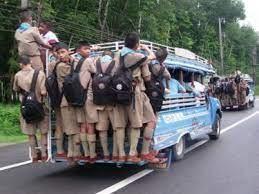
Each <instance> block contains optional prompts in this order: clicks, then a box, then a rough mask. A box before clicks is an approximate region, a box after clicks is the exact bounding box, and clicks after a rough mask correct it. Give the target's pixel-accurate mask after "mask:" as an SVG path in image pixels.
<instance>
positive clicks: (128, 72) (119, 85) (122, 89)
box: [112, 56, 147, 105]
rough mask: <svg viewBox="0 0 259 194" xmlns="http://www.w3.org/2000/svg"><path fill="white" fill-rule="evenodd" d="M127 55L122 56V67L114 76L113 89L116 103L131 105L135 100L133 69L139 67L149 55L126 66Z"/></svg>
mask: <svg viewBox="0 0 259 194" xmlns="http://www.w3.org/2000/svg"><path fill="white" fill-rule="evenodd" d="M124 58H125V56H120V68H119V69H118V71H117V72H116V73H115V75H114V76H113V80H112V90H113V92H114V95H115V98H114V100H115V103H117V104H121V105H130V104H131V102H133V100H134V89H135V86H134V84H133V77H132V71H133V70H134V69H136V68H137V67H139V66H140V65H141V64H142V63H143V62H144V61H145V60H146V59H147V57H144V58H142V59H140V60H139V61H138V62H137V63H135V64H134V65H131V67H126V66H125V63H124Z"/></svg>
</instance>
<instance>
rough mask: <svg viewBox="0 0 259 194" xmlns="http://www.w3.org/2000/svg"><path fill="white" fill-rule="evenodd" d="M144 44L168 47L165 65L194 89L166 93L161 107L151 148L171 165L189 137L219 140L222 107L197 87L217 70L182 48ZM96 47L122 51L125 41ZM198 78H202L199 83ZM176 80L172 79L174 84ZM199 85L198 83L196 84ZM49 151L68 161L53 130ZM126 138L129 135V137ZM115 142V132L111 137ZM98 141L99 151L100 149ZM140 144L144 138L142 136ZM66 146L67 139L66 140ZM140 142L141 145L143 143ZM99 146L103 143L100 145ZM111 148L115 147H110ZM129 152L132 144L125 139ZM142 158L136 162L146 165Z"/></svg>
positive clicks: (97, 52) (151, 45)
mask: <svg viewBox="0 0 259 194" xmlns="http://www.w3.org/2000/svg"><path fill="white" fill-rule="evenodd" d="M141 44H145V45H147V46H148V47H149V48H150V49H151V50H153V51H156V50H157V49H159V48H166V49H167V50H168V53H169V55H168V57H167V59H166V61H165V65H166V67H167V68H168V70H169V72H170V73H171V75H172V78H174V79H177V80H178V81H179V83H181V84H183V85H188V84H189V86H190V85H191V86H192V87H193V90H192V91H190V90H187V93H174V91H172V89H171V92H170V94H167V95H166V96H165V100H164V102H163V106H162V110H161V111H160V112H159V113H158V120H157V126H156V129H155V132H154V135H153V143H152V149H153V150H154V152H156V153H158V157H162V158H163V159H165V160H164V161H166V162H165V163H164V164H163V165H162V166H163V167H170V164H171V161H172V160H173V159H174V160H180V159H182V158H183V157H184V153H185V148H186V147H187V145H188V144H189V143H188V142H189V141H192V140H195V139H200V138H210V139H212V140H216V139H218V138H219V136H220V129H221V117H222V113H221V107H220V103H219V101H218V100H217V99H216V98H213V97H210V96H207V95H206V91H205V90H204V89H203V91H197V89H198V88H199V87H198V86H200V85H202V83H203V80H204V78H205V77H206V76H208V75H212V74H214V73H215V71H214V69H213V67H212V66H211V65H210V64H209V63H208V61H207V60H206V59H204V58H202V57H199V56H197V55H195V54H194V53H192V52H190V51H188V50H185V49H180V48H172V47H168V46H165V45H161V44H156V43H153V42H149V41H141ZM93 47H94V48H95V51H94V52H93V53H92V54H93V55H95V56H99V55H100V54H101V52H102V51H104V50H112V51H114V52H116V51H119V50H120V49H121V48H122V47H123V42H109V43H102V44H96V45H93ZM197 82H199V84H198V86H197ZM174 84H175V82H173V80H172V83H171V85H172V87H174ZM196 86H197V87H196ZM49 137H50V139H49V143H50V146H49V153H50V160H51V161H52V162H62V161H66V160H65V159H62V158H57V157H56V145H55V137H54V132H53V131H51V134H50V135H49ZM126 139H127V138H126ZM109 142H110V144H112V143H111V142H112V136H111V137H110V139H109ZM98 144H99V143H98V142H97V152H98V150H100V149H98ZM140 144H141V140H140ZM64 146H65V150H66V148H67V140H66V138H65V141H64ZM140 146H141V145H140ZM99 147H100V146H99ZM110 149H111V150H112V147H110ZM125 149H126V152H127V151H128V149H129V144H128V142H127V141H126V142H125ZM78 163H79V164H87V162H86V161H79V162H78ZM96 163H99V164H115V165H117V166H119V167H121V166H122V165H133V163H129V162H125V163H123V164H118V163H116V162H112V161H104V160H97V161H96ZM145 164H146V162H144V161H141V162H140V163H138V164H137V165H140V166H141V165H145Z"/></svg>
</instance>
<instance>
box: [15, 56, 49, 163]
mask: <svg viewBox="0 0 259 194" xmlns="http://www.w3.org/2000/svg"><path fill="white" fill-rule="evenodd" d="M19 63H20V67H21V70H20V71H19V72H18V73H16V74H15V77H14V84H13V90H14V91H16V92H21V90H24V91H27V92H28V91H29V90H30V88H31V83H32V77H33V74H34V71H35V70H34V69H33V68H32V67H31V63H30V58H29V57H28V56H20V59H19ZM45 79H46V77H45V75H44V73H43V72H41V71H40V72H39V75H38V78H37V82H36V87H35V94H36V97H37V100H38V101H39V102H42V103H43V99H44V97H45V96H46V95H47V91H46V88H45ZM22 99H23V95H22V94H21V93H20V101H22ZM45 115H46V116H45V118H44V120H42V121H40V122H37V123H35V124H28V123H26V121H25V120H24V119H23V117H22V116H21V117H20V123H21V129H22V132H23V133H24V134H25V135H28V137H29V144H30V147H31V156H32V160H33V162H37V161H38V160H40V159H41V160H42V161H46V160H47V159H48V153H47V133H48V130H49V125H48V115H47V111H45ZM37 129H39V130H40V132H41V158H40V157H39V155H38V154H37V150H36V147H37V144H38V143H37V138H36V130H37Z"/></svg>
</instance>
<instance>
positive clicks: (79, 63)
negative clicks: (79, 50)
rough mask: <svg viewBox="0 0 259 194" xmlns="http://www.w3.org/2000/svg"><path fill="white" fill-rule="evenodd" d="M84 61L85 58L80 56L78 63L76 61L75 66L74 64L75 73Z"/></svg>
mask: <svg viewBox="0 0 259 194" xmlns="http://www.w3.org/2000/svg"><path fill="white" fill-rule="evenodd" d="M84 61H85V58H84V57H82V58H81V59H80V60H79V61H78V63H77V66H76V68H75V71H74V72H75V73H79V72H80V69H81V67H82V65H83V63H84ZM73 64H74V63H73ZM72 69H74V68H72Z"/></svg>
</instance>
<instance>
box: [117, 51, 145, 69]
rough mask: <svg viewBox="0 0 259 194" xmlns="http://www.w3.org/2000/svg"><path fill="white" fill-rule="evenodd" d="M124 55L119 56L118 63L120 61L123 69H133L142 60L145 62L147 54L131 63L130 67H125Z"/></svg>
mask: <svg viewBox="0 0 259 194" xmlns="http://www.w3.org/2000/svg"><path fill="white" fill-rule="evenodd" d="M125 56H126V55H124V56H120V63H121V67H122V68H123V69H130V70H132V71H133V70H135V69H136V68H137V67H139V66H140V65H141V64H142V63H143V62H145V61H146V60H147V56H145V57H143V58H142V59H140V60H139V61H137V62H136V63H135V64H133V65H131V66H130V67H126V66H125V61H124V60H125Z"/></svg>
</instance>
